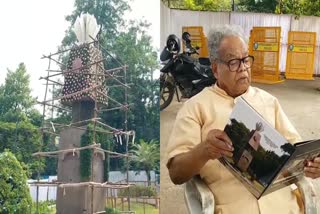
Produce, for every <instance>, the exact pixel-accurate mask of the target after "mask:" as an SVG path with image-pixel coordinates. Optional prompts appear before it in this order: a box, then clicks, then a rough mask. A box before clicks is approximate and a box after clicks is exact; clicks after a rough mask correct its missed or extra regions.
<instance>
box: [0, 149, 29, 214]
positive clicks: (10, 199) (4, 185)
mask: <svg viewBox="0 0 320 214" xmlns="http://www.w3.org/2000/svg"><path fill="white" fill-rule="evenodd" d="M0 166H1V167H0V187H1V188H0V213H3V214H10V213H18V214H25V213H26V214H28V213H31V206H32V201H31V196H30V193H29V187H28V186H27V176H26V173H25V171H24V170H23V169H22V166H21V164H20V163H19V161H18V160H17V159H16V158H15V156H14V154H12V153H11V152H8V151H5V152H3V153H0Z"/></svg>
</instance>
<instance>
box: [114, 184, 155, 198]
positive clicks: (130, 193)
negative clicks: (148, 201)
mask: <svg viewBox="0 0 320 214" xmlns="http://www.w3.org/2000/svg"><path fill="white" fill-rule="evenodd" d="M156 195H157V191H156V189H155V187H153V186H147V187H145V186H141V185H135V186H131V187H129V188H125V189H120V190H119V193H118V196H119V197H142V196H147V197H154V196H156Z"/></svg>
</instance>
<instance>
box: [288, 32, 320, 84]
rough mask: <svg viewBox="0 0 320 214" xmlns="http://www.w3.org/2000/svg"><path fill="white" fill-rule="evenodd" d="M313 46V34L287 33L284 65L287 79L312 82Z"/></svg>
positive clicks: (314, 35)
mask: <svg viewBox="0 0 320 214" xmlns="http://www.w3.org/2000/svg"><path fill="white" fill-rule="evenodd" d="M315 45H316V33H315V32H298V31H290V32H289V35H288V50H287V64H286V78H287V79H301V80H313V68H314V55H315V53H314V51H315Z"/></svg>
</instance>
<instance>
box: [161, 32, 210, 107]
mask: <svg viewBox="0 0 320 214" xmlns="http://www.w3.org/2000/svg"><path fill="white" fill-rule="evenodd" d="M182 39H183V41H184V43H185V46H186V51H184V52H182V53H179V52H180V39H179V38H178V37H177V36H176V35H174V34H171V35H169V36H168V38H167V42H166V46H165V47H164V49H163V51H162V52H161V55H160V60H161V61H162V62H164V66H163V67H162V69H161V70H160V111H162V110H163V109H165V108H166V107H168V106H169V105H170V103H171V101H172V99H173V97H174V94H176V96H177V100H178V102H180V100H181V98H191V97H192V96H194V95H196V94H198V93H199V92H200V91H202V89H204V88H205V87H207V86H210V85H212V84H214V83H215V82H216V79H215V77H214V76H213V74H212V71H211V63H210V60H209V59H208V58H201V57H199V58H198V59H195V58H193V57H192V56H191V55H193V54H198V55H199V53H198V51H197V50H199V48H198V47H195V48H194V47H192V45H191V40H190V34H189V33H188V32H184V33H183V34H182ZM178 89H179V91H180V92H181V94H182V95H181V97H180V96H179V93H178Z"/></svg>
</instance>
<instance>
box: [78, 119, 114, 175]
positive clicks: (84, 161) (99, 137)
mask: <svg viewBox="0 0 320 214" xmlns="http://www.w3.org/2000/svg"><path fill="white" fill-rule="evenodd" d="M96 130H97V131H96V143H97V144H100V145H101V148H102V149H106V150H110V147H111V142H110V139H109V136H108V135H106V134H104V133H102V132H99V131H103V129H102V128H100V127H96ZM93 141H94V126H93V124H89V125H88V126H87V130H86V132H85V133H84V134H83V135H82V136H81V142H80V144H81V147H83V146H88V145H91V144H93V143H94V142H93ZM91 160H92V149H85V150H81V151H80V176H81V180H82V181H88V180H89V179H90V176H91ZM108 161H109V159H108V158H107V157H106V159H105V160H104V180H108V173H109V163H108Z"/></svg>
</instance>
